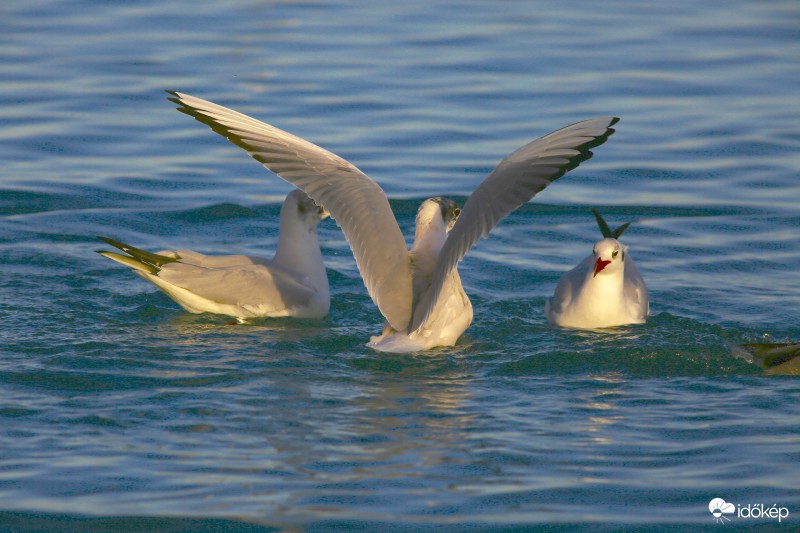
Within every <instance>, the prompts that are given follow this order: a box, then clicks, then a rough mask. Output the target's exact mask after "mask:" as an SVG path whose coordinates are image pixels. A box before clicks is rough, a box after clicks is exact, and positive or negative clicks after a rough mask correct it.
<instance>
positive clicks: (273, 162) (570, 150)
mask: <svg viewBox="0 0 800 533" xmlns="http://www.w3.org/2000/svg"><path fill="white" fill-rule="evenodd" d="M168 92H169V93H170V94H172V95H173V97H172V98H170V100H172V101H173V102H175V103H176V104H178V106H179V107H178V110H179V111H181V112H183V113H185V114H187V115H189V116H192V117H194V118H195V119H197V120H198V121H200V122H202V123H203V124H206V125H207V126H209V127H210V128H211V129H212V130H214V131H215V132H217V133H219V134H220V135H222V136H224V137H226V138H227V139H228V140H229V141H231V142H232V143H233V144H235V145H236V146H239V147H241V148H243V149H245V150H246V151H247V152H248V153H249V154H250V155H251V156H252V157H253V158H254V159H256V160H257V161H259V162H260V163H262V164H263V165H264V166H265V167H266V168H267V169H269V170H271V171H272V172H274V173H275V174H277V175H278V176H279V177H281V178H283V179H284V180H286V181H288V182H289V183H291V184H292V185H294V186H295V187H297V188H299V189H301V190H303V191H304V192H306V194H308V195H309V196H310V197H311V198H313V199H314V201H315V202H317V204H318V205H321V206H323V207H324V208H325V209H326V210H327V211H328V212H329V213H330V215H331V218H333V219H334V220H335V221H336V223H337V224H338V225H339V226H340V227H341V228H342V231H343V232H344V235H345V238H346V239H347V241H348V243H349V244H350V248H351V249H352V251H353V256H354V257H355V260H356V265H357V266H358V269H359V271H360V273H361V276H362V278H363V280H364V285H365V286H366V288H367V292H368V293H369V295H370V296H371V298H372V300H373V301H374V302H375V304H376V305H377V306H378V309H379V310H380V312H381V314H383V316H384V318H385V319H386V323H385V326H384V328H383V332H382V334H381V335H380V336H377V337H373V338H372V340H371V341H370V343H369V346H371V347H372V348H374V349H376V350H380V351H388V352H414V351H421V350H428V349H430V348H434V347H437V346H452V345H453V344H455V343H456V341H457V340H458V338H459V337H460V336H461V334H462V333H463V332H464V331H465V330H466V329H467V328H468V327H469V325H470V323H471V322H472V304H471V303H470V301H469V298H468V297H467V295H466V293H465V292H464V288H463V287H462V285H461V279H460V277H459V275H458V269H457V266H458V262H459V261H460V260H461V259H462V258H463V257H464V256H465V255H466V253H467V252H468V251H469V250H470V249H471V248H472V247H473V246H474V245H475V243H477V242H478V240H479V239H480V238H482V237H485V236H486V235H488V234H489V232H490V231H491V230H492V228H494V226H495V225H497V223H498V222H499V221H500V220H501V219H503V218H504V217H505V216H506V215H508V214H509V213H511V212H512V211H513V210H515V209H517V208H518V207H519V206H521V205H522V204H524V203H526V202H527V201H528V200H530V199H531V198H532V197H533V196H534V195H536V193H538V192H539V191H541V190H542V189H544V188H545V187H547V186H548V185H549V184H550V183H552V182H553V181H554V180H556V179H558V178H559V177H561V176H563V175H564V174H565V173H566V172H568V171H569V170H572V169H574V168H575V167H577V166H578V165H579V164H580V163H581V162H583V161H585V160H587V159H588V158H589V157H591V155H592V152H591V151H590V150H591V148H593V147H596V146H599V145H601V144H603V143H604V142H605V141H606V140H607V139H608V137H609V136H610V135H611V134H612V133H613V132H614V130H613V129H612V128H611V126H612V125H613V124H615V123H616V122H617V121H618V119H617V118H598V119H592V120H586V121H583V122H579V123H577V124H573V125H572V126H567V127H566V128H562V129H560V130H558V131H555V132H553V133H550V134H548V135H545V136H544V137H542V138H540V139H537V140H535V141H533V142H531V143H529V144H526V145H525V146H523V147H522V148H519V149H518V150H516V151H515V152H513V153H512V154H511V155H509V156H508V157H506V158H505V159H503V160H502V161H501V162H500V164H499V165H497V167H496V168H495V169H494V171H493V172H492V173H491V174H489V176H488V177H487V178H486V179H485V180H484V181H483V182H482V183H481V184H480V185H479V186H478V188H477V189H476V190H475V191H474V192H473V193H472V194H471V195H470V197H469V198H468V199H467V201H466V203H465V204H464V207H463V209H461V210H459V209H458V208H457V207H456V206H455V204H453V203H452V202H451V201H448V200H444V199H441V198H433V199H429V200H426V201H425V202H423V203H422V205H421V207H420V209H419V211H418V213H417V218H416V232H415V238H414V244H413V246H412V248H411V250H410V251H409V250H408V248H407V247H406V242H405V239H404V238H403V234H402V232H401V231H400V228H399V226H398V224H397V221H396V219H395V217H394V213H393V212H392V209H391V207H390V206H389V200H388V199H387V197H386V194H385V193H384V191H383V189H381V188H380V187H379V186H378V184H377V183H375V182H374V181H372V179H370V178H369V177H368V176H367V175H366V174H364V173H363V172H361V171H360V170H359V169H358V168H356V167H355V166H354V165H352V164H351V163H349V162H348V161H346V160H344V159H342V158H341V157H339V156H337V155H335V154H333V153H331V152H329V151H327V150H325V149H323V148H320V147H319V146H316V145H315V144H312V143H310V142H309V141H306V140H304V139H301V138H299V137H296V136H294V135H292V134H290V133H287V132H285V131H283V130H280V129H278V128H276V127H274V126H270V125H269V124H265V123H264V122H261V121H259V120H256V119H254V118H251V117H249V116H247V115H243V114H241V113H238V112H236V111H233V110H231V109H228V108H226V107H222V106H220V105H217V104H214V103H212V102H209V101H206V100H203V99H200V98H196V97H194V96H190V95H187V94H182V93H178V92H172V91H168Z"/></svg>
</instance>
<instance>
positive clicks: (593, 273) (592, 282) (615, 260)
mask: <svg viewBox="0 0 800 533" xmlns="http://www.w3.org/2000/svg"><path fill="white" fill-rule="evenodd" d="M592 213H594V216H595V218H596V219H597V224H598V225H599V226H600V232H601V233H602V234H603V237H604V238H603V239H602V240H600V241H597V242H596V243H595V245H594V248H593V249H592V253H591V255H589V256H588V257H586V259H584V260H583V261H581V262H580V263H579V264H578V266H576V267H575V268H573V269H572V270H570V271H569V272H567V273H566V274H564V275H563V276H562V277H561V279H560V280H558V285H556V290H555V294H553V298H552V299H550V300H548V301H547V302H546V303H545V307H544V312H545V315H547V319H548V320H549V321H550V323H551V324H554V325H556V326H562V327H566V328H576V329H601V328H610V327H614V326H624V325H626V324H642V323H644V322H645V320H647V316H648V315H649V314H650V303H649V301H648V298H647V286H646V285H645V284H644V279H642V276H641V275H640V274H639V271H638V270H637V269H636V265H634V263H633V258H632V257H631V254H630V253H629V252H628V247H627V246H625V245H623V244H622V243H620V242H619V240H618V239H619V237H620V235H622V232H623V231H625V230H626V229H627V228H628V226H630V222H628V223H626V224H623V225H622V226H620V227H618V228H617V229H615V230H614V231H611V229H610V228H609V227H608V224H607V223H606V221H605V220H603V217H602V216H600V213H598V212H597V211H596V210H594V209H592Z"/></svg>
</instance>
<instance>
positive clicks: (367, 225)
mask: <svg viewBox="0 0 800 533" xmlns="http://www.w3.org/2000/svg"><path fill="white" fill-rule="evenodd" d="M168 92H169V93H170V94H172V95H174V98H170V100H171V101H173V102H175V103H177V104H178V105H179V106H180V107H178V110H179V111H181V112H182V113H185V114H187V115H189V116H192V117H194V118H195V119H197V120H198V121H200V122H202V123H203V124H206V125H207V126H209V127H210V128H211V129H212V130H214V131H215V132H217V133H219V134H220V135H222V136H224V137H226V138H227V139H228V140H229V141H231V142H232V143H233V144H235V145H237V146H239V147H241V148H244V149H245V150H247V152H248V153H249V154H250V155H251V156H252V157H253V158H254V159H256V160H257V161H259V162H260V163H262V164H263V165H264V166H265V167H266V168H268V169H269V170H271V171H272V172H274V173H275V174H277V175H278V176H280V177H281V178H283V179H284V180H286V181H288V182H289V183H291V184H292V185H294V186H296V187H297V188H299V189H302V190H303V191H304V192H305V193H306V194H308V195H309V196H310V197H311V198H313V199H314V201H315V202H317V204H319V205H321V206H323V207H324V208H325V209H326V210H327V211H328V212H329V213H330V214H331V217H332V218H333V219H334V220H336V222H337V224H339V226H340V227H341V228H342V231H344V234H345V237H346V238H347V241H348V242H349V243H350V248H351V249H352V250H353V256H354V257H355V260H356V264H357V265H358V269H359V271H360V272H361V276H362V278H363V279H364V285H366V288H367V291H368V292H369V294H370V296H371V297H372V299H373V301H374V302H375V304H376V305H377V306H378V308H379V309H380V311H381V313H382V314H383V316H384V317H386V319H387V321H388V322H389V324H391V325H392V327H394V328H395V329H397V330H399V331H405V330H406V329H407V328H408V325H409V323H410V321H411V298H412V290H411V289H412V288H411V266H410V260H409V256H408V248H407V247H406V243H405V239H404V238H403V234H402V233H401V231H400V228H399V227H398V225H397V221H396V220H395V218H394V214H393V213H392V209H391V207H390V206H389V200H388V199H387V198H386V194H385V193H384V192H383V190H382V189H381V188H380V187H379V186H378V185H377V184H376V183H375V182H374V181H372V180H371V179H370V178H369V177H368V176H367V175H366V174H364V173H363V172H361V171H360V170H359V169H357V168H356V167H355V166H353V165H352V164H351V163H349V162H348V161H346V160H344V159H342V158H341V157H339V156H337V155H335V154H333V153H331V152H329V151H327V150H324V149H323V148H320V147H319V146H316V145H314V144H312V143H310V142H308V141H306V140H304V139H301V138H299V137H296V136H294V135H292V134H290V133H287V132H285V131H282V130H280V129H278V128H275V127H273V126H270V125H268V124H265V123H263V122H261V121H259V120H256V119H254V118H251V117H248V116H247V115H243V114H241V113H237V112H235V111H232V110H230V109H227V108H225V107H222V106H219V105H216V104H214V103H211V102H208V101H206V100H202V99H200V98H195V97H193V96H189V95H186V94H181V93H177V92H172V91H168Z"/></svg>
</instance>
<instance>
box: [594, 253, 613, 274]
mask: <svg viewBox="0 0 800 533" xmlns="http://www.w3.org/2000/svg"><path fill="white" fill-rule="evenodd" d="M610 264H611V261H604V260H603V259H601V258H600V257H598V258H597V263H595V265H594V276H596V275H597V274H599V273H600V271H601V270H603V269H604V268H605V267H607V266H608V265H610ZM594 276H592V277H594Z"/></svg>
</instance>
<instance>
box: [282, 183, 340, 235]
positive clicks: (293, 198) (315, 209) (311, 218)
mask: <svg viewBox="0 0 800 533" xmlns="http://www.w3.org/2000/svg"><path fill="white" fill-rule="evenodd" d="M284 210H286V214H287V215H291V216H293V217H296V218H297V220H300V221H302V222H305V223H307V224H308V225H309V226H311V227H316V226H317V224H319V222H320V221H321V220H324V219H326V218H328V217H329V216H330V213H328V212H327V211H326V210H325V208H323V207H322V206H318V205H317V204H316V203H315V202H314V200H312V199H311V197H310V196H308V195H307V194H306V193H304V192H303V191H301V190H300V189H295V190H293V191H292V192H290V193H289V194H288V195H287V196H286V200H285V201H284V202H283V208H282V209H281V216H283V214H284Z"/></svg>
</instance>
